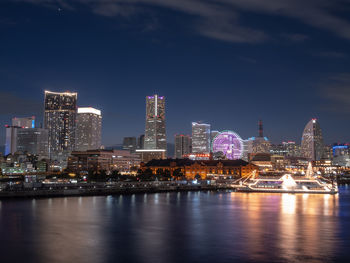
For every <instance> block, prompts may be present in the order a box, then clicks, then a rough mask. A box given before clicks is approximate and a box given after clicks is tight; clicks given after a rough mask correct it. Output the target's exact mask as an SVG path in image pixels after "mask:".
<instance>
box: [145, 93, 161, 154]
mask: <svg viewBox="0 0 350 263" xmlns="http://www.w3.org/2000/svg"><path fill="white" fill-rule="evenodd" d="M144 149H146V150H154V149H163V150H166V132H165V97H164V96H158V95H153V96H147V97H146V129H145V143H144Z"/></svg>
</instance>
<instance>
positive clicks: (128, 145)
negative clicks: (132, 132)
mask: <svg viewBox="0 0 350 263" xmlns="http://www.w3.org/2000/svg"><path fill="white" fill-rule="evenodd" d="M136 149H137V142H136V137H124V139H123V150H128V151H130V152H131V153H134V152H135V151H136Z"/></svg>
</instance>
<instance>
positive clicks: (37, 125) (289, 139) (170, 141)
mask: <svg viewBox="0 0 350 263" xmlns="http://www.w3.org/2000/svg"><path fill="white" fill-rule="evenodd" d="M45 94H61V95H62V94H63V95H64V94H73V95H74V96H76V97H77V95H78V92H71V91H59V92H58V91H47V90H45V91H44V95H45ZM154 96H159V95H154ZM154 96H153V97H154ZM44 97H45V96H44ZM153 97H152V96H146V111H147V108H149V106H147V105H149V103H148V102H147V101H148V100H149V98H153ZM160 98H162V99H163V98H164V96H161V97H160ZM79 102H80V101H79ZM75 103H76V102H75ZM164 105H165V104H164ZM76 107H77V109H78V108H81V106H78V104H77V105H76ZM162 107H163V108H164V110H166V107H165V106H162ZM83 108H87V109H94V108H92V107H83ZM98 108H101V107H98ZM153 110H154V109H153ZM97 111H98V112H99V114H101V111H100V110H97ZM28 115H31V113H28V114H26V116H28ZM146 115H147V114H146ZM26 116H23V117H22V116H21V115H20V117H18V116H16V117H14V116H12V117H11V120H12V122H14V121H16V120H18V121H21V120H23V121H26V120H28V123H29V124H30V126H31V127H34V126H33V125H34V123H36V124H35V127H36V128H40V127H41V126H43V122H44V121H45V120H43V122H40V119H39V118H37V117H36V116H31V117H26ZM39 116H40V114H39ZM32 119H33V121H32ZM315 119H316V120H317V118H311V119H309V120H308V123H309V122H311V121H312V120H315ZM35 120H36V122H35ZM170 122H171V120H170ZM146 123H147V120H146ZM191 123H192V125H193V122H191ZM199 123H203V122H202V121H199ZM29 124H28V125H29ZM304 125H305V124H304ZM5 126H6V127H7V126H8V125H7V124H6V125H5ZM185 126H186V125H185ZM190 127H191V126H190ZM186 128H187V127H186ZM186 128H184V127H180V128H179V129H178V131H177V132H175V133H174V136H175V135H176V134H178V133H180V130H182V131H184V130H186ZM214 128H215V129H216V128H217V127H214ZM261 129H262V120H260V119H259V120H258V130H256V131H255V133H254V134H253V135H250V137H245V136H242V139H243V140H250V139H251V138H259V136H260V133H261V132H262V130H261ZM165 130H166V137H169V135H168V134H169V132H168V131H167V129H165ZM224 130H226V129H222V131H224ZM102 131H103V129H102ZM303 131H304V130H303ZM143 132H145V130H144V131H143ZM213 132H214V133H216V132H218V131H217V130H213ZM182 133H183V134H186V132H182ZM191 133H192V129H190V132H188V134H191ZM131 136H133V135H131ZM126 137H130V136H124V137H121V138H118V142H117V141H116V142H114V143H111V144H109V145H104V144H102V145H103V146H105V147H113V146H114V147H116V146H118V145H120V146H121V145H122V144H123V139H124V138H126ZM135 137H138V136H135ZM170 137H171V136H170ZM211 137H212V136H211ZM214 137H215V136H214ZM264 138H267V137H264ZM300 138H302V136H300ZM212 139H213V138H211V140H212ZM268 139H269V140H270V141H271V142H272V144H276V145H277V144H281V143H283V142H285V141H292V142H295V143H297V144H301V142H302V139H300V140H293V139H291V138H285V139H284V140H282V141H276V140H274V139H273V138H272V140H271V138H270V137H268ZM326 139H327V138H326ZM102 141H103V136H102ZM166 142H167V144H173V145H175V141H174V140H171V139H170V140H166ZM341 143H348V140H345V141H339V140H338V141H334V142H329V143H325V144H328V145H332V144H341ZM0 146H1V144H0ZM3 146H4V147H5V143H4V145H3ZM169 154H170V155H171V154H172V153H169Z"/></svg>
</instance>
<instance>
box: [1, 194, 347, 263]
mask: <svg viewBox="0 0 350 263" xmlns="http://www.w3.org/2000/svg"><path fill="white" fill-rule="evenodd" d="M347 195H348V196H350V193H348V192H347ZM341 200H343V202H348V203H347V207H350V198H345V199H344V198H343V199H341ZM344 200H345V201H344ZM339 202H340V199H339V196H337V195H335V196H333V195H312V194H310V195H307V194H305V195H292V194H268V193H265V194H260V193H249V194H248V193H229V192H220V193H215V192H189V193H164V194H163V193H162V194H140V195H125V196H123V195H118V196H107V197H78V198H50V199H37V200H4V201H0V245H1V246H0V253H1V254H2V255H5V259H4V262H7V261H6V260H8V261H10V259H11V260H12V261H15V262H16V261H17V262H18V261H26V262H29V263H31V262H199V261H200V262H233V261H240V262H256V261H261V262H272V261H278V262H295V261H306V260H307V261H315V262H324V261H334V260H335V259H337V258H338V255H339V253H340V254H341V251H339V250H340V249H341V248H342V247H344V243H342V242H343V241H342V239H341V232H342V231H341V222H342V221H341V214H340V213H339V207H340V205H339ZM347 216H348V214H346V217H345V219H348V217H347ZM345 245H347V244H345ZM12 249H16V250H18V251H21V252H22V253H21V254H19V253H18V254H9V253H6V252H8V251H11V250H12ZM2 261H3V260H2Z"/></svg>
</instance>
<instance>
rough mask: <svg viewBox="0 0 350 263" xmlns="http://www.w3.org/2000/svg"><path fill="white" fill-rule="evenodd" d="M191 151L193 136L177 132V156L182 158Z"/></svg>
mask: <svg viewBox="0 0 350 263" xmlns="http://www.w3.org/2000/svg"><path fill="white" fill-rule="evenodd" d="M189 153H191V136H189V135H183V134H176V135H175V154H174V156H175V158H176V159H181V158H183V156H184V155H185V154H189Z"/></svg>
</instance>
